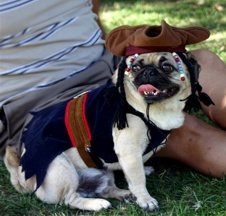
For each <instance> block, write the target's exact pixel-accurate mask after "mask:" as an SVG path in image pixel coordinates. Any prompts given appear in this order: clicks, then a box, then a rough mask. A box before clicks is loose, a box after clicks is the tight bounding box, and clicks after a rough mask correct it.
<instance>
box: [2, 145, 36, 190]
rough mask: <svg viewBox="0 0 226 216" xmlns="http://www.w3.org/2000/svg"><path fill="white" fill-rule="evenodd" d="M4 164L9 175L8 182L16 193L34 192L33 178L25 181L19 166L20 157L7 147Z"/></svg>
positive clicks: (14, 150) (10, 147)
mask: <svg viewBox="0 0 226 216" xmlns="http://www.w3.org/2000/svg"><path fill="white" fill-rule="evenodd" d="M4 163H5V166H6V168H7V170H8V172H9V173H10V181H11V183H12V185H13V186H14V188H15V189H16V190H17V191H19V192H23V193H31V192H33V191H34V190H35V186H36V181H35V177H32V178H30V179H28V180H26V181H25V177H24V173H22V170H21V167H20V166H19V165H20V155H19V153H18V152H17V150H16V149H15V148H14V147H12V146H9V145H8V146H7V147H6V153H5V157H4Z"/></svg>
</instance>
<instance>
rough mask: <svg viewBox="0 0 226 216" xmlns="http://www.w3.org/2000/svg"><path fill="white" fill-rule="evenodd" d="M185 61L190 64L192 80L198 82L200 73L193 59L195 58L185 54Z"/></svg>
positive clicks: (198, 66)
mask: <svg viewBox="0 0 226 216" xmlns="http://www.w3.org/2000/svg"><path fill="white" fill-rule="evenodd" d="M187 59H188V61H189V62H190V64H191V65H192V66H193V75H194V79H195V81H198V79H199V72H200V69H201V67H200V65H199V64H198V62H197V60H196V59H195V57H194V56H193V55H192V54H191V53H190V52H188V53H187Z"/></svg>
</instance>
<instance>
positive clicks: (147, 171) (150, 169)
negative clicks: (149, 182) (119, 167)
mask: <svg viewBox="0 0 226 216" xmlns="http://www.w3.org/2000/svg"><path fill="white" fill-rule="evenodd" d="M154 171H155V169H154V168H153V167H152V166H145V167H144V172H145V175H146V176H149V175H151V174H152V173H153V172H154Z"/></svg>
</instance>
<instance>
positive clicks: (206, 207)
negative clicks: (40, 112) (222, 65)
mask: <svg viewBox="0 0 226 216" xmlns="http://www.w3.org/2000/svg"><path fill="white" fill-rule="evenodd" d="M100 17H101V19H102V21H103V23H104V26H105V29H106V32H109V31H110V30H111V29H113V28H114V27H116V26H119V25H123V24H127V25H138V24H150V25H159V24H160V21H161V20H162V19H164V20H166V21H167V22H168V23H169V24H171V25H175V26H190V25H200V26H203V27H206V28H208V29H209V30H210V31H211V37H210V38H209V39H208V40H207V41H205V42H202V43H200V44H198V45H193V46H190V47H187V49H194V48H207V49H209V50H211V51H213V52H215V53H217V54H218V55H219V56H220V57H221V58H222V60H223V61H224V62H226V3H225V0H219V1H212V0H185V1H182V0H178V1H176V0H168V1H167V0H152V1H151V0H137V1H136V0H117V1H113V0H102V9H101V13H100ZM199 116H200V118H202V119H205V120H206V121H208V120H207V119H206V118H204V116H203V114H202V113H199ZM149 163H153V165H154V167H155V169H156V171H155V173H154V174H153V175H152V176H150V177H148V178H147V187H148V190H149V192H150V194H151V195H153V196H154V197H155V198H156V199H157V200H158V201H159V204H160V209H159V210H156V211H154V212H146V211H144V210H142V209H140V208H139V207H138V206H137V205H136V204H135V203H129V204H125V203H123V202H119V201H116V200H111V201H112V204H113V207H112V208H111V209H109V210H104V211H101V212H98V213H93V212H87V211H78V210H71V209H69V208H68V207H67V206H58V205H47V204H44V203H42V202H41V201H39V200H38V199H36V197H35V196H30V195H21V194H19V193H17V192H16V191H15V190H14V189H13V188H12V186H11V184H10V180H9V175H8V173H7V171H6V169H5V167H4V164H3V162H0V173H1V175H0V215H4V216H6V215H9V216H14V215H15V216H16V215H29V216H32V215H36V216H41V215H52V216H66V215H93V216H94V215H107V216H109V215H114V216H115V215H125V216H128V215H132V216H140V215H142V216H143V215H144V216H145V215H158V216H160V215H162V216H174V215H175V216H178V215H179V216H193V215H194V216H196V215H197V216H208V215H209V216H214V215H216V216H221V215H226V178H224V179H221V180H220V179H216V178H211V177H207V176H203V175H201V174H199V173H196V172H195V171H194V170H191V169H189V168H188V167H186V166H184V165H182V164H178V163H176V162H173V161H169V160H161V161H160V160H154V161H151V162H149ZM116 174H117V175H116V176H117V184H118V185H119V186H120V187H124V188H126V187H127V184H126V182H125V180H124V178H123V175H122V173H120V172H119V173H116Z"/></svg>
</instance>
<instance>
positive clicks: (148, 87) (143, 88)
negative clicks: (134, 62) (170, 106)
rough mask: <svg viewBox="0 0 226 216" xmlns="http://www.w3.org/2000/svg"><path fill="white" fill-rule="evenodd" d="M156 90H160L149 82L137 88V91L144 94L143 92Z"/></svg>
mask: <svg viewBox="0 0 226 216" xmlns="http://www.w3.org/2000/svg"><path fill="white" fill-rule="evenodd" d="M156 91H157V92H159V91H160V90H159V89H157V88H156V87H154V86H153V85H150V84H146V85H141V86H140V87H139V88H138V92H139V93H140V94H142V95H143V94H144V92H156Z"/></svg>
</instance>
